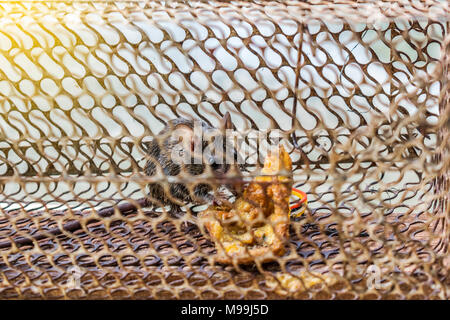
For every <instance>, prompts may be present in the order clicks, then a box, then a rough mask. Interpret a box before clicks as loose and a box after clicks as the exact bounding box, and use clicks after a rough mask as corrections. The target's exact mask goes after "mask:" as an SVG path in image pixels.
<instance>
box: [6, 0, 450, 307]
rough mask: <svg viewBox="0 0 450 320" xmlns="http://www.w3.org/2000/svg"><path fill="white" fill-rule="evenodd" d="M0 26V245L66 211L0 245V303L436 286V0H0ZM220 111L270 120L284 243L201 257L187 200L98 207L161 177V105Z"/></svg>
mask: <svg viewBox="0 0 450 320" xmlns="http://www.w3.org/2000/svg"><path fill="white" fill-rule="evenodd" d="M0 25H1V28H0V60H1V61H0V128H1V141H0V157H1V163H0V174H1V184H0V185H1V187H0V190H1V198H0V199H1V204H2V211H1V212H2V213H1V220H0V242H3V243H4V241H11V240H14V239H17V238H18V237H19V238H20V237H26V238H29V237H30V236H32V235H36V234H38V233H40V232H42V231H49V230H51V229H52V228H54V227H55V226H59V227H60V228H61V227H62V226H63V225H64V223H66V222H67V221H73V220H78V221H80V224H81V225H82V229H80V230H77V231H74V232H68V231H65V232H63V234H61V235H57V236H53V235H51V234H48V237H46V238H45V239H41V240H39V241H33V244H30V245H25V246H18V245H13V246H12V247H11V246H6V247H3V248H1V249H0V253H1V258H0V259H1V261H0V268H1V279H2V280H1V285H0V293H1V297H2V298H91V299H92V298H114V299H123V298H146V299H147V298H155V299H172V298H180V299H184V298H207V299H222V298H225V299H226V298H296V299H310V298H314V299H324V298H325V299H328V298H332V299H339V298H350V299H357V298H360V299H361V298H362V299H374V298H375V299H376V298H387V299H392V298H394V299H402V298H438V299H445V298H448V285H449V283H448V264H449V259H448V239H449V228H448V225H449V218H448V201H449V196H448V195H449V181H448V179H449V178H448V170H449V157H448V149H449V145H448V141H449V133H448V127H449V120H448V114H449V111H450V110H449V103H448V71H447V70H448V65H449V58H448V49H449V40H450V38H449V36H448V8H447V7H446V5H445V2H438V1H412V2H406V1H395V2H394V1H389V2H378V1H377V2H370V1H366V2H352V1H342V2H340V3H330V2H325V1H317V2H312V1H311V2H298V1H273V2H272V1H270V2H269V1H189V2H187V1H170V2H165V1H161V2H159V1H154V2H147V1H135V2H133V1H127V2H121V1H114V2H112V1H86V2H84V1H76V2H59V1H41V2H23V1H21V2H14V1H12V2H11V1H9V2H4V1H1V2H0ZM299 52H301V54H300V55H299V54H298V53H299ZM295 97H296V98H297V99H295ZM226 111H229V112H230V113H231V116H232V119H233V123H234V125H235V126H236V129H237V130H238V131H240V132H244V133H248V132H250V131H251V130H252V129H256V130H258V131H267V130H272V129H278V132H280V133H281V135H282V137H283V138H282V144H283V145H284V146H285V147H286V149H287V150H288V151H289V153H290V155H291V158H292V161H293V165H294V186H296V187H297V188H300V189H302V190H304V191H305V192H307V194H308V200H309V201H308V208H307V211H306V213H305V214H304V216H303V217H302V218H300V219H292V220H291V221H290V229H289V241H288V243H287V245H286V247H287V249H288V250H287V253H286V254H285V255H283V256H282V257H280V258H279V259H277V261H275V262H272V263H265V264H261V263H255V264H250V265H246V266H242V265H241V266H239V265H224V264H219V263H215V262H214V253H215V244H214V243H213V242H211V241H210V239H209V237H208V235H207V234H204V233H203V232H202V231H201V230H200V229H199V228H198V227H197V224H196V223H195V214H192V213H190V214H188V215H186V216H185V217H184V218H180V219H173V218H171V217H170V216H169V214H168V213H167V211H166V210H164V209H161V208H151V207H150V208H140V209H139V210H138V212H136V213H134V214H131V215H126V216H125V215H122V214H120V213H119V212H117V211H116V212H115V213H114V215H112V216H110V217H106V218H105V217H99V216H98V215H97V212H98V210H99V209H100V208H105V207H108V206H111V205H116V204H118V203H122V202H131V203H136V201H137V200H138V199H141V198H142V197H145V196H146V190H147V189H146V188H147V185H148V183H151V182H154V181H160V182H162V183H164V182H167V177H165V176H163V175H160V176H157V177H148V176H146V175H145V172H144V171H143V168H144V166H145V163H146V161H147V160H148V158H149V156H148V155H147V154H146V143H147V142H148V141H149V140H151V139H152V138H156V139H158V132H159V131H160V130H161V129H162V128H163V126H164V124H165V123H166V122H167V121H168V120H169V119H172V118H175V117H186V118H195V119H198V118H201V119H203V120H204V121H207V122H209V123H210V124H212V125H213V126H218V125H219V119H220V117H221V116H222V115H223V114H225V112H226ZM247 137H248V135H247ZM246 143H247V144H248V145H251V146H252V147H253V148H254V150H256V151H258V152H260V154H258V153H257V154H256V156H254V155H252V156H249V157H248V158H246V164H247V166H248V167H249V168H253V167H255V166H257V165H258V163H259V164H261V163H262V161H263V159H264V155H265V152H266V149H265V144H264V143H257V144H256V145H252V142H251V141H250V139H247V140H246ZM252 172H253V171H252V170H250V171H249V173H248V175H249V176H252ZM177 178H178V179H179V181H192V180H193V179H195V180H196V181H200V179H199V178H198V177H190V176H186V175H182V176H181V175H180V176H179V177H177ZM207 178H208V177H205V180H207ZM187 210H188V211H189V212H191V211H195V210H201V208H198V207H196V206H193V207H192V206H191V207H189V208H188V209H187ZM186 217H190V218H189V219H188V218H186ZM187 221H189V222H187ZM305 271H307V272H311V274H314V276H315V277H320V278H322V279H324V281H323V282H320V283H318V284H316V285H314V286H305V287H295V288H294V289H295V290H289V289H290V287H289V285H288V286H287V287H286V283H284V282H279V281H276V279H279V278H276V276H277V275H279V274H283V275H286V274H290V275H293V276H294V277H298V275H299V274H300V273H301V272H305ZM373 272H375V273H373ZM74 274H75V275H76V276H77V277H76V279H78V280H79V283H77V284H76V285H74V283H73V282H74ZM374 277H375V278H374ZM300 278H301V277H300ZM300 278H299V279H300ZM370 279H372V280H373V279H375V280H377V281H378V282H377V283H378V286H376V287H375V288H374V287H370V286H369V283H370V281H368V280H370Z"/></svg>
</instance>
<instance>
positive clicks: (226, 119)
mask: <svg viewBox="0 0 450 320" xmlns="http://www.w3.org/2000/svg"><path fill="white" fill-rule="evenodd" d="M222 127H223V129H224V130H227V129H233V123H232V122H231V116H230V113H229V112H228V111H227V112H226V113H225V115H224V116H223V118H222Z"/></svg>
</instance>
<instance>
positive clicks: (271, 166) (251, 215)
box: [199, 147, 292, 264]
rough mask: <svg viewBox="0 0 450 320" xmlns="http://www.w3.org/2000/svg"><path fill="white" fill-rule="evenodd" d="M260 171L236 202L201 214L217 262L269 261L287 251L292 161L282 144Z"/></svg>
mask: <svg viewBox="0 0 450 320" xmlns="http://www.w3.org/2000/svg"><path fill="white" fill-rule="evenodd" d="M261 173H262V174H263V175H262V176H258V177H255V179H254V180H253V181H252V182H250V183H249V184H248V186H247V187H246V188H245V189H244V191H243V193H242V195H241V196H240V197H239V198H238V199H237V200H236V201H235V202H234V203H233V204H231V205H229V206H210V207H209V208H208V209H206V210H205V211H203V212H201V213H200V214H199V218H200V223H201V224H202V225H203V226H204V227H205V228H206V229H207V230H208V232H209V234H210V236H211V238H212V239H213V241H214V242H215V244H216V249H217V256H216V261H217V262H220V263H233V261H235V262H236V263H242V264H247V263H252V262H253V261H255V260H258V261H260V262H266V261H270V260H274V259H276V258H277V256H281V255H282V254H284V251H285V249H284V243H285V242H286V239H287V237H288V227H289V197H290V194H291V189H292V161H291V158H290V157H289V154H288V153H287V152H286V151H285V150H284V148H283V147H280V148H279V149H277V150H276V151H274V152H271V153H270V154H268V156H267V157H266V159H265V161H264V167H263V169H262V170H261Z"/></svg>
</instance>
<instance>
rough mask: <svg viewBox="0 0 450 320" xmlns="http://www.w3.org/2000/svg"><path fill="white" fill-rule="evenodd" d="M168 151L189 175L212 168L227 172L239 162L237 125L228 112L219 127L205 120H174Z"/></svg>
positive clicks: (167, 141) (168, 140) (166, 148)
mask: <svg viewBox="0 0 450 320" xmlns="http://www.w3.org/2000/svg"><path fill="white" fill-rule="evenodd" d="M168 127H169V128H168V130H170V135H169V137H168V139H167V140H166V145H165V148H164V149H165V150H168V151H170V155H169V156H170V159H171V161H173V162H174V163H175V164H177V165H179V166H181V168H184V169H185V170H186V171H188V172H189V173H190V174H194V175H196V174H201V173H203V172H204V170H205V168H206V167H210V168H211V169H212V170H213V172H214V173H216V174H225V173H226V172H227V171H228V170H229V168H230V166H231V165H233V164H236V163H237V162H238V153H237V152H236V149H235V148H234V147H233V145H232V143H231V141H230V140H231V139H232V132H233V130H234V126H233V124H232V122H231V116H230V114H229V113H228V112H227V113H226V114H225V115H224V116H223V118H222V120H221V121H220V127H219V128H213V127H211V126H210V125H208V124H207V123H205V122H202V121H192V120H187V119H175V120H172V121H171V122H170V124H169V126H168Z"/></svg>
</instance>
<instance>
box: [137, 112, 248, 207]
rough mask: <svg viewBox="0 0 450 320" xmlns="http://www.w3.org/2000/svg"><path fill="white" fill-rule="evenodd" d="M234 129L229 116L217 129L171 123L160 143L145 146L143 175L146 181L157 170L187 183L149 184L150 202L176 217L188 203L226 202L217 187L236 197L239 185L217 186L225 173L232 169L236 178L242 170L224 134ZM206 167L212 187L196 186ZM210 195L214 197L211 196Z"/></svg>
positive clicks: (179, 121) (190, 122) (184, 122)
mask: <svg viewBox="0 0 450 320" xmlns="http://www.w3.org/2000/svg"><path fill="white" fill-rule="evenodd" d="M234 129H235V128H234V126H233V124H232V121H231V116H230V114H229V112H227V113H226V114H225V115H224V116H223V118H222V119H221V121H220V127H219V128H214V127H212V126H211V125H209V124H208V123H206V122H204V121H199V120H195V121H194V120H191V119H186V118H176V119H173V120H170V121H169V122H168V123H167V125H166V126H165V127H164V128H163V129H162V131H161V132H159V134H158V135H157V136H158V137H159V139H154V140H153V141H151V142H150V143H149V144H148V148H147V150H148V151H147V152H148V156H149V160H148V161H147V163H146V165H145V173H146V175H147V176H149V177H155V176H157V175H158V169H159V172H160V173H162V175H163V176H164V177H179V178H184V179H185V180H187V182H171V183H166V184H165V185H164V183H158V182H155V183H150V184H149V185H148V195H149V201H150V202H151V201H152V199H154V200H157V201H155V202H157V203H158V204H159V205H163V206H167V205H168V206H170V212H171V213H176V212H178V213H179V212H180V211H181V209H180V208H181V206H183V205H185V204H188V203H193V204H205V203H210V202H212V201H215V202H216V203H219V202H223V201H226V199H225V197H223V196H222V193H221V192H220V190H219V192H217V191H218V187H219V188H225V189H226V190H227V191H229V192H230V193H231V194H234V195H235V194H237V193H238V192H239V190H238V189H239V184H236V183H223V184H221V183H219V182H218V181H220V180H222V181H223V180H224V179H225V180H226V175H227V173H229V172H230V173H231V171H232V170H231V169H232V168H233V167H234V169H235V171H233V174H235V175H236V174H237V175H239V174H240V173H241V171H242V169H243V164H242V161H240V160H241V159H240V158H239V154H238V152H237V151H236V149H235V148H234V147H233V146H232V144H231V141H229V137H227V136H226V131H227V130H234ZM216 139H217V140H216ZM230 159H231V160H232V161H231V163H230ZM207 167H209V168H210V169H211V170H210V173H211V174H212V175H213V177H212V180H210V182H211V184H208V183H200V182H196V176H199V175H202V174H205V173H206V174H207ZM214 178H215V179H214ZM222 190H224V189H222ZM213 191H216V193H215V194H213Z"/></svg>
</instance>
